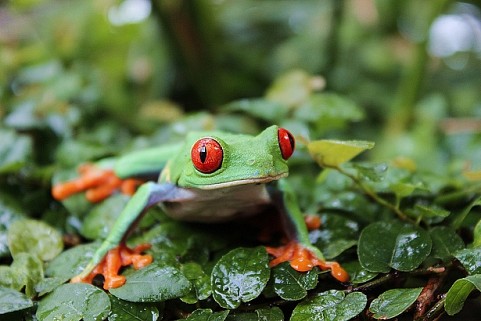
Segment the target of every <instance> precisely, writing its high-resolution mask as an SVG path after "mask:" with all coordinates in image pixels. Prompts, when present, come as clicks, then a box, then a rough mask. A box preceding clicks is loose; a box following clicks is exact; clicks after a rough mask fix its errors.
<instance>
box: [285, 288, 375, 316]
mask: <svg viewBox="0 0 481 321" xmlns="http://www.w3.org/2000/svg"><path fill="white" fill-rule="evenodd" d="M366 304H367V297H366V295H365V294H363V293H361V292H353V293H350V294H348V295H346V294H345V293H344V292H343V291H338V290H331V291H327V292H322V293H320V294H318V295H317V296H315V297H312V298H309V299H307V300H304V301H303V302H301V303H299V304H298V305H297V306H296V307H295V308H294V311H293V312H292V316H291V319H290V321H331V320H332V321H344V320H346V321H347V320H351V319H352V318H354V317H355V316H356V315H358V314H359V313H361V312H362V310H364V307H365V306H366Z"/></svg>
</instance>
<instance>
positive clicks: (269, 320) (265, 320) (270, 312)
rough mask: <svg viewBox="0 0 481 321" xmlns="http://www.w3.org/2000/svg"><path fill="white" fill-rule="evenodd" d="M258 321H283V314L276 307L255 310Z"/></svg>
mask: <svg viewBox="0 0 481 321" xmlns="http://www.w3.org/2000/svg"><path fill="white" fill-rule="evenodd" d="M256 313H257V318H258V321H284V313H282V310H281V309H280V308H278V307H272V308H262V309H257V310H256Z"/></svg>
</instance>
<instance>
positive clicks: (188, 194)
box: [162, 184, 271, 222]
mask: <svg viewBox="0 0 481 321" xmlns="http://www.w3.org/2000/svg"><path fill="white" fill-rule="evenodd" d="M180 194H182V197H180V198H179V200H178V201H173V202H164V203H162V207H163V209H164V210H165V212H166V213H167V215H169V216H171V217H173V218H175V219H178V220H184V221H195V222H222V221H227V220H230V219H233V218H236V217H242V216H247V215H253V214H257V213H258V212H259V211H260V210H261V209H262V208H264V207H265V206H266V205H268V204H270V203H271V199H270V197H269V193H268V192H267V190H266V186H265V184H246V185H237V186H230V187H224V188H219V189H213V190H201V189H185V188H182V189H181V192H180Z"/></svg>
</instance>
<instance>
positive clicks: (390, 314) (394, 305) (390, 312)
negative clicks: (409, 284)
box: [369, 288, 423, 320]
mask: <svg viewBox="0 0 481 321" xmlns="http://www.w3.org/2000/svg"><path fill="white" fill-rule="evenodd" d="M422 290H423V288H413V289H392V290H388V291H386V292H384V293H382V294H381V295H380V296H379V297H377V298H376V299H374V300H373V301H372V302H371V305H370V306H369V311H370V312H371V313H373V317H374V318H375V319H378V320H387V319H391V318H394V317H396V316H398V315H400V314H401V313H403V312H404V311H406V310H407V309H408V308H409V307H410V306H411V305H412V304H413V303H414V302H415V301H416V299H417V298H418V296H419V294H421V291H422Z"/></svg>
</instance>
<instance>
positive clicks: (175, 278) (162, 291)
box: [110, 262, 191, 302]
mask: <svg viewBox="0 0 481 321" xmlns="http://www.w3.org/2000/svg"><path fill="white" fill-rule="evenodd" d="M190 288H191V284H190V282H189V280H187V278H186V277H185V276H184V275H183V274H182V272H180V271H179V269H177V268H175V267H173V266H163V265H160V264H158V263H155V262H154V263H152V264H150V265H148V266H146V267H144V268H142V269H140V270H137V271H134V272H132V273H130V274H129V275H127V281H126V282H125V284H124V285H123V286H121V287H119V288H115V289H111V290H110V293H112V294H113V295H115V296H116V297H118V298H119V299H122V300H126V301H130V302H162V301H166V300H170V299H175V298H180V297H182V296H184V295H186V294H187V293H188V292H189V291H190Z"/></svg>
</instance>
